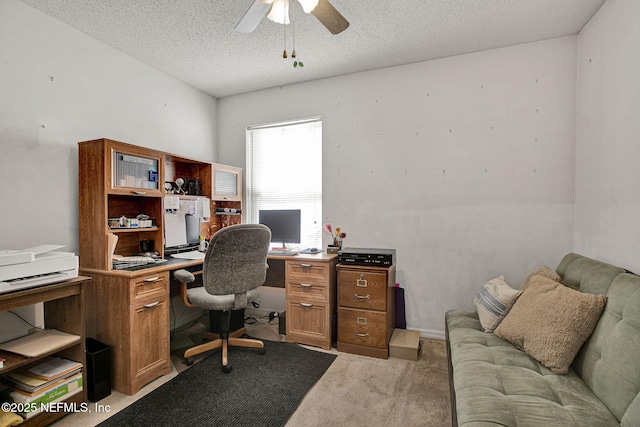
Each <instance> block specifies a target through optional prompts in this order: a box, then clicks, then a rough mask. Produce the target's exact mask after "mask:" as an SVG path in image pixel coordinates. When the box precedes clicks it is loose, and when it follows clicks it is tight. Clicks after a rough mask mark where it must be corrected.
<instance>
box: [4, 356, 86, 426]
mask: <svg viewBox="0 0 640 427" xmlns="http://www.w3.org/2000/svg"><path fill="white" fill-rule="evenodd" d="M3 379H4V382H5V383H6V384H8V385H9V386H10V389H9V393H8V394H9V397H10V398H11V399H12V400H13V401H14V402H16V403H25V404H26V403H29V404H33V405H24V409H25V411H24V412H20V415H21V416H23V417H25V418H30V417H32V416H33V415H35V414H37V413H38V412H40V411H39V409H38V408H40V407H41V405H45V404H48V403H54V402H57V401H59V400H62V399H66V398H67V397H69V396H71V395H74V394H76V393H78V392H80V391H81V390H82V386H83V380H82V363H80V362H74V361H72V360H68V359H63V358H60V357H54V358H51V359H48V360H46V361H45V362H43V363H40V364H38V365H36V366H34V367H32V368H30V369H22V370H20V371H14V372H11V373H9V374H7V375H6V376H5V377H4V378H3Z"/></svg>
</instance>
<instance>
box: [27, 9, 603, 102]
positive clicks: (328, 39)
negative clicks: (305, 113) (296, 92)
mask: <svg viewBox="0 0 640 427" xmlns="http://www.w3.org/2000/svg"><path fill="white" fill-rule="evenodd" d="M604 1H605V0H395V1H373V0H368V1H367V0H330V2H331V4H332V5H333V6H334V7H335V8H336V9H337V10H339V11H340V12H341V13H342V15H343V16H344V17H345V18H346V19H347V20H348V21H349V22H350V23H351V25H350V27H349V28H348V29H347V30H345V31H344V32H342V33H340V34H338V35H332V34H331V33H329V31H327V30H326V28H325V27H324V26H322V24H320V22H319V21H318V20H317V19H316V18H315V17H314V16H313V15H307V14H304V12H303V11H302V8H301V7H299V4H298V3H297V2H295V4H294V5H292V6H291V7H292V12H291V21H292V24H293V26H294V27H295V48H296V51H297V54H298V60H300V61H302V62H303V63H304V65H305V66H304V68H294V67H293V60H292V59H291V58H288V59H283V58H282V51H283V48H284V43H285V42H284V40H285V39H284V31H283V29H284V28H285V27H284V26H282V25H279V24H275V23H273V22H271V21H268V20H267V19H264V20H263V21H262V22H261V23H260V24H259V25H258V27H257V28H256V30H255V31H254V32H253V33H249V34H241V33H238V32H236V31H234V27H235V26H236V24H237V23H238V22H239V21H240V19H241V18H242V16H243V15H244V13H245V11H246V10H247V9H248V8H249V6H250V5H251V4H252V3H253V0H22V2H23V3H25V4H28V5H30V6H32V7H34V8H36V9H39V10H40V11H42V12H44V13H46V14H47V15H50V16H52V17H54V18H56V19H58V20H60V21H62V22H64V23H66V24H68V25H70V26H72V27H75V28H77V29H78V30H80V31H82V32H84V33H86V34H89V35H90V36H92V37H94V38H96V39H98V40H101V41H102V42H104V43H106V44H108V45H110V46H112V47H114V48H116V49H118V50H120V51H122V52H124V53H126V54H128V55H130V56H132V57H134V58H137V59H139V60H140V61H143V62H145V63H147V64H149V65H151V66H152V67H155V68H157V69H158V70H161V71H163V72H165V73H167V74H169V75H171V76H173V77H175V78H177V79H179V80H182V81H184V82H186V83H188V84H189V85H191V86H193V87H195V88H198V89H200V90H202V91H204V92H207V93H209V94H211V95H213V96H215V97H217V98H221V97H225V96H230V95H235V94H239V93H243V92H250V91H255V90H259V89H264V88H270V87H277V86H283V85H287V84H292V83H297V82H303V81H309V80H315V79H321V78H325V77H332V76H338V75H343V74H349V73H354V72H359V71H365V70H372V69H377V68H384V67H390V66H396V65H403V64H409V63H413V62H419V61H425V60H429V59H435V58H442V57H446V56H453V55H459V54H464V53H470V52H476V51H481V50H487V49H494V48H499V47H504V46H510V45H516V44H521V43H528V42H533V41H539V40H546V39H550V38H554V37H561V36H567V35H573V34H577V33H578V32H579V31H580V30H581V29H582V27H583V26H584V25H585V24H586V23H587V22H588V21H589V19H591V17H592V16H593V15H594V14H595V13H596V12H597V10H598V9H599V8H600V6H602V4H603V3H604ZM286 28H287V50H288V51H289V52H291V49H292V45H291V44H292V41H291V36H292V31H291V25H289V26H286Z"/></svg>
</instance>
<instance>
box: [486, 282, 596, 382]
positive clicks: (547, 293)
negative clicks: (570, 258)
mask: <svg viewBox="0 0 640 427" xmlns="http://www.w3.org/2000/svg"><path fill="white" fill-rule="evenodd" d="M605 302H606V297H605V296H604V295H593V294H588V293H582V292H580V291H576V290H574V289H571V288H568V287H566V286H564V285H562V284H561V283H559V282H556V281H554V280H551V279H549V278H546V277H543V276H533V278H532V279H531V281H530V285H529V287H528V288H527V289H526V290H525V291H524V292H523V294H522V295H521V296H520V298H519V299H518V301H517V302H516V304H515V305H514V306H513V308H512V309H511V311H510V313H509V315H508V316H507V317H505V319H504V320H503V321H502V323H500V325H499V326H498V327H497V328H496V330H495V334H496V336H497V337H500V338H503V339H505V340H507V341H509V342H510V343H511V344H513V345H515V346H516V347H517V348H519V349H522V350H524V351H525V352H526V353H527V354H529V355H530V356H531V357H533V358H534V359H536V360H538V361H539V362H541V363H542V364H543V365H545V366H546V367H548V368H549V369H551V370H552V371H553V372H555V373H557V374H566V373H567V372H568V371H569V366H570V365H571V363H572V362H573V359H574V358H575V356H576V354H578V351H579V350H580V347H582V344H583V343H584V342H585V341H586V340H587V338H588V337H589V335H591V332H593V329H594V327H595V326H596V323H597V322H598V319H600V315H601V314H602V309H603V308H604V305H605Z"/></svg>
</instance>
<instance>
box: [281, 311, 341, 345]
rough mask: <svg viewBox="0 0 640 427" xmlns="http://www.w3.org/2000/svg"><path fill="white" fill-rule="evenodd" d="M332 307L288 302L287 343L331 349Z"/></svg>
mask: <svg viewBox="0 0 640 427" xmlns="http://www.w3.org/2000/svg"><path fill="white" fill-rule="evenodd" d="M329 310H330V307H329V304H326V303H315V302H314V303H310V302H304V301H299V300H295V299H288V300H287V330H286V332H287V341H288V342H297V343H302V344H308V345H315V346H320V347H323V348H325V349H330V348H331V318H330V313H329Z"/></svg>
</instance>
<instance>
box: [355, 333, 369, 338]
mask: <svg viewBox="0 0 640 427" xmlns="http://www.w3.org/2000/svg"><path fill="white" fill-rule="evenodd" d="M354 334H355V336H357V337H362V338H369V332H367V333H366V334H359V333H357V332H354Z"/></svg>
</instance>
